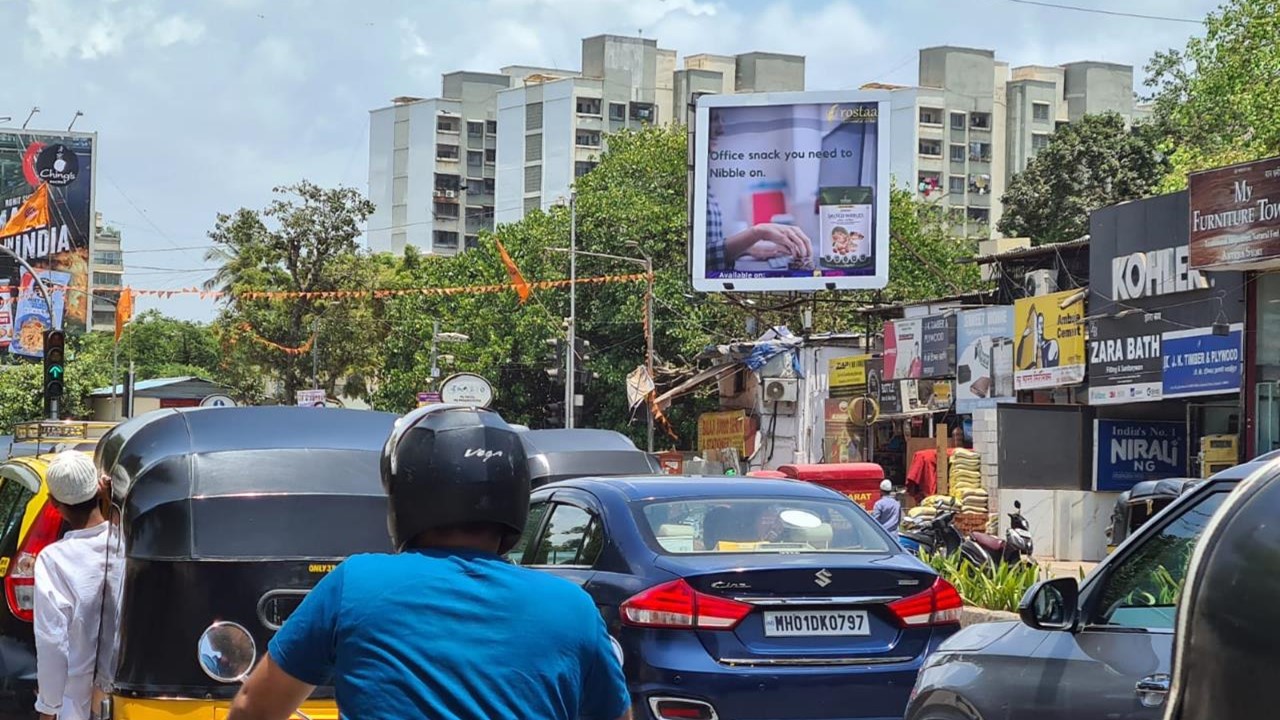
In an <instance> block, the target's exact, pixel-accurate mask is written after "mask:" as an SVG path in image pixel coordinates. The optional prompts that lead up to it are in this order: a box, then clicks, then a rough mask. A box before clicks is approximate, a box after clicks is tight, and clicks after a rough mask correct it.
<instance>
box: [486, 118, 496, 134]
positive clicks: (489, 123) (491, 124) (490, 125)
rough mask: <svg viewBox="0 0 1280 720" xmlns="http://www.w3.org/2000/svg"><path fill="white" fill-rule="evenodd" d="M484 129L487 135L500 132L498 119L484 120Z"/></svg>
mask: <svg viewBox="0 0 1280 720" xmlns="http://www.w3.org/2000/svg"><path fill="white" fill-rule="evenodd" d="M484 131H485V134H486V135H497V134H498V121H497V120H485V121H484Z"/></svg>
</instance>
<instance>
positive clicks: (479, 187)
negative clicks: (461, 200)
mask: <svg viewBox="0 0 1280 720" xmlns="http://www.w3.org/2000/svg"><path fill="white" fill-rule="evenodd" d="M467 194H469V195H483V194H484V183H483V182H481V181H480V180H478V179H476V180H468V181H467Z"/></svg>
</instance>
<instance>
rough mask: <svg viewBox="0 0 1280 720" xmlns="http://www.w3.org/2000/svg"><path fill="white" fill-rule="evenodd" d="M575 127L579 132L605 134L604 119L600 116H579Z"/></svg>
mask: <svg viewBox="0 0 1280 720" xmlns="http://www.w3.org/2000/svg"><path fill="white" fill-rule="evenodd" d="M574 127H576V128H578V129H579V130H595V131H597V132H603V131H604V130H605V126H604V118H602V117H600V116H599V115H578V116H577V118H576V122H575V123H574Z"/></svg>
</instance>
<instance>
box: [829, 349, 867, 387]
mask: <svg viewBox="0 0 1280 720" xmlns="http://www.w3.org/2000/svg"><path fill="white" fill-rule="evenodd" d="M870 360H871V356H870V355H849V356H848V357H842V358H832V359H830V360H828V361H827V387H828V388H829V392H830V393H831V396H832V397H836V396H840V397H854V396H860V395H866V394H867V364H868V362H870Z"/></svg>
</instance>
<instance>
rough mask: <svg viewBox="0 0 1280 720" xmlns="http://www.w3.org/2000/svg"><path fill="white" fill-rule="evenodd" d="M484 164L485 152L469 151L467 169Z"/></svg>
mask: <svg viewBox="0 0 1280 720" xmlns="http://www.w3.org/2000/svg"><path fill="white" fill-rule="evenodd" d="M483 164H484V152H483V151H480V150H468V151H467V167H480V166H481V165H483Z"/></svg>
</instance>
